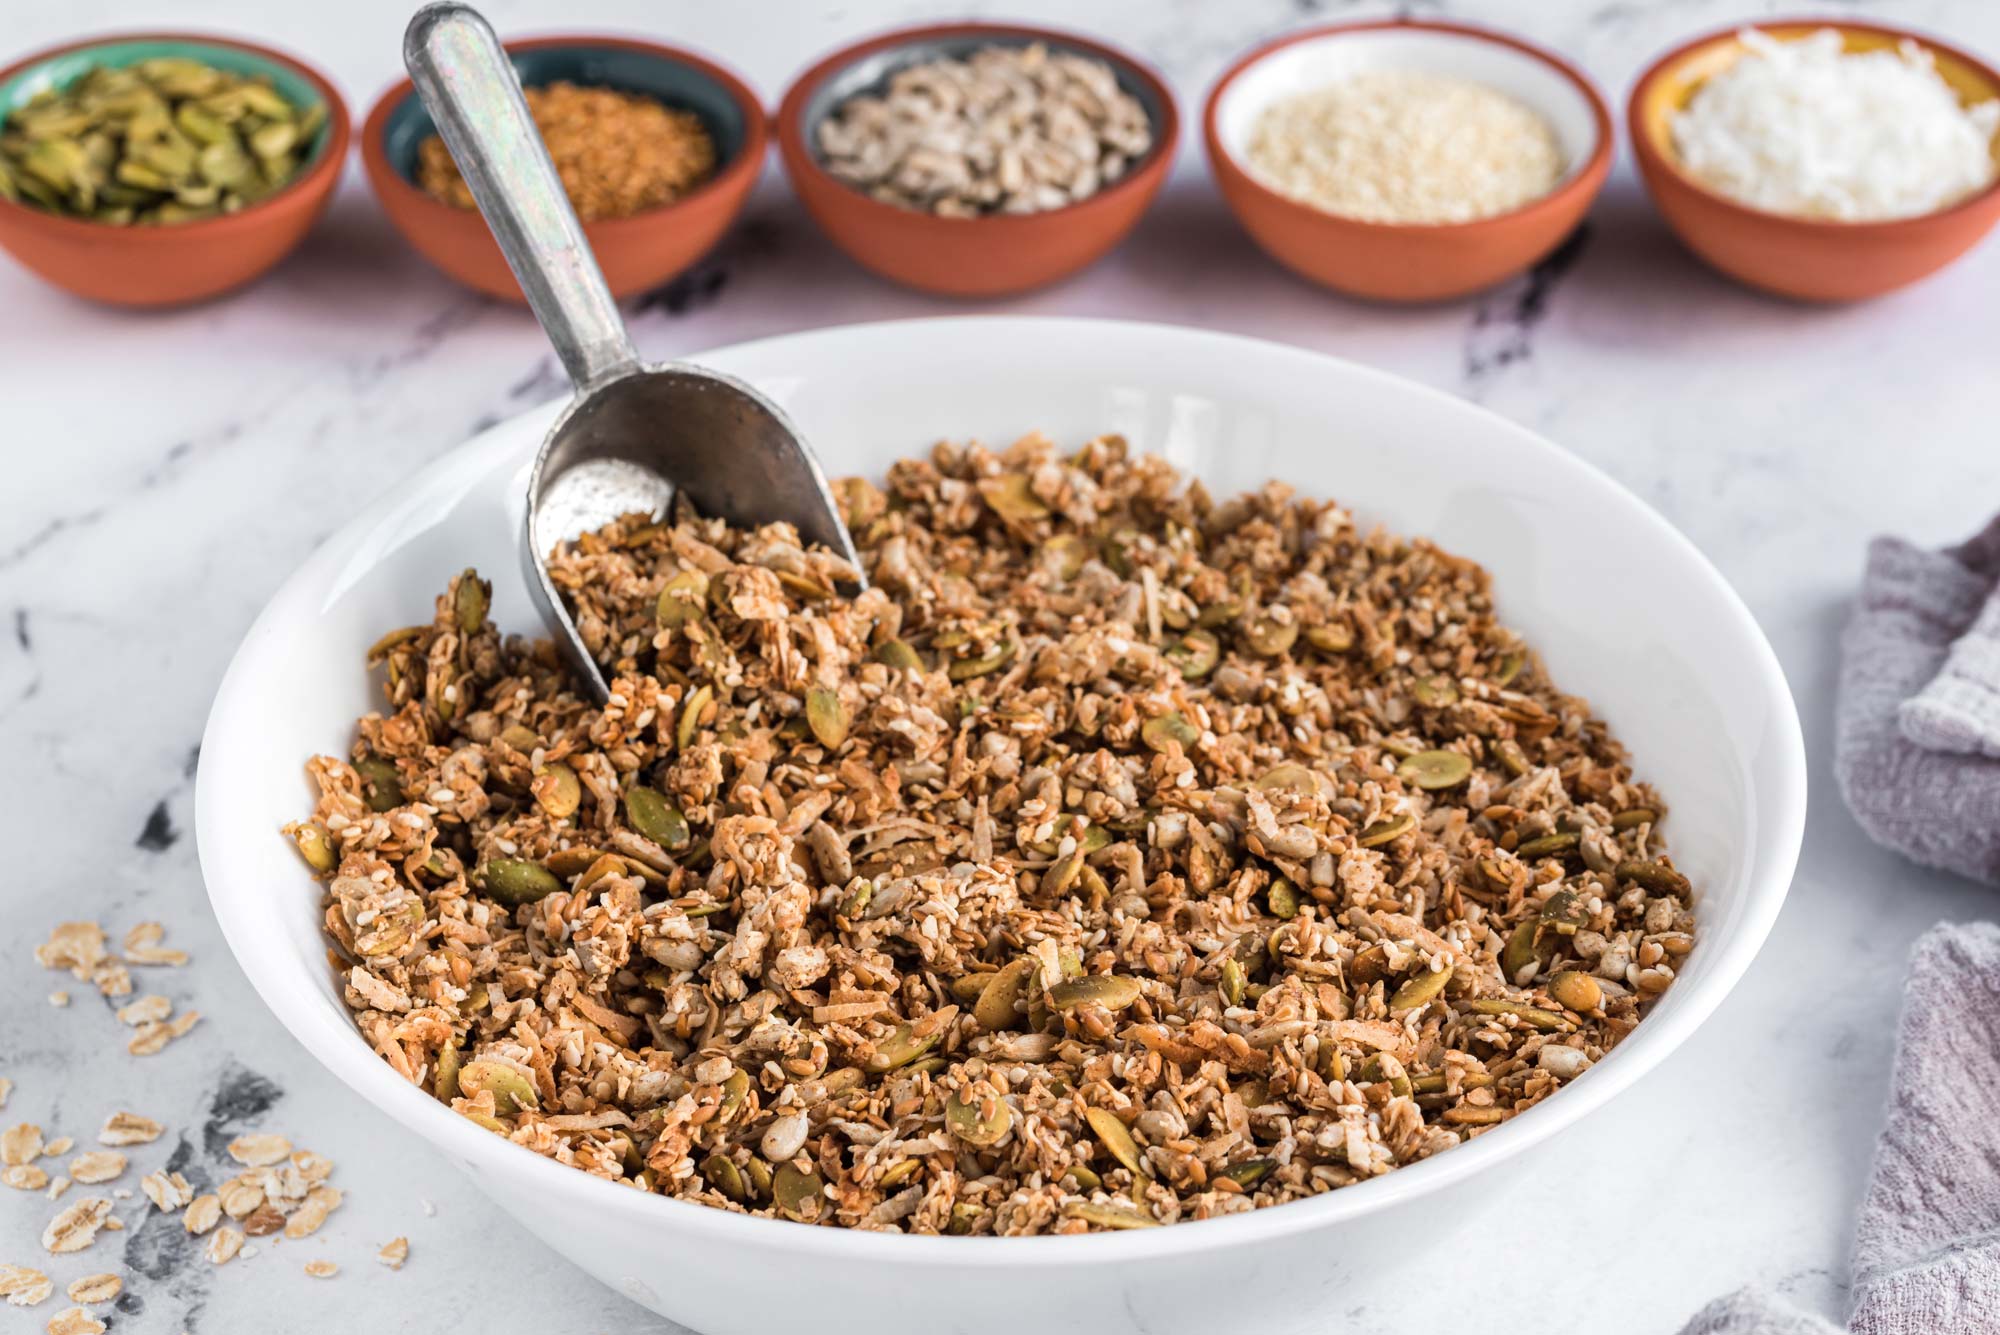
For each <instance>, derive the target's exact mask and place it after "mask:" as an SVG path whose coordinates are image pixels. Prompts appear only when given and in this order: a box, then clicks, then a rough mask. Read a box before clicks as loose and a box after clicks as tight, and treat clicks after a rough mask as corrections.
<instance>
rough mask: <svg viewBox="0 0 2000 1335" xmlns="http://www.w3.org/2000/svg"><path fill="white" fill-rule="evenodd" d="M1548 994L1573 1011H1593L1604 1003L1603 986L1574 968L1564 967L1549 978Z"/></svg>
mask: <svg viewBox="0 0 2000 1335" xmlns="http://www.w3.org/2000/svg"><path fill="white" fill-rule="evenodd" d="M1549 995H1550V996H1552V997H1554V998H1555V999H1556V1001H1557V1002H1558V1003H1559V1004H1560V1005H1562V1006H1563V1007H1564V1008H1565V1009H1568V1010H1573V1011H1582V1012H1588V1011H1594V1010H1596V1009H1597V1008H1598V1007H1599V1006H1601V1005H1603V1004H1604V988H1603V986H1602V985H1600V984H1599V983H1598V981H1597V980H1596V979H1595V978H1592V977H1591V976H1590V975H1589V974H1587V973H1579V972H1577V971H1576V970H1575V969H1564V970H1562V971H1560V972H1559V973H1557V974H1556V976H1555V977H1553V978H1551V979H1549Z"/></svg>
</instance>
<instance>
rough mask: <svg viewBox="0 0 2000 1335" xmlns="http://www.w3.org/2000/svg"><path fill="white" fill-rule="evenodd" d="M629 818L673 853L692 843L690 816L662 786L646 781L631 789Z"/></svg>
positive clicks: (628, 794) (627, 812) (632, 824)
mask: <svg viewBox="0 0 2000 1335" xmlns="http://www.w3.org/2000/svg"><path fill="white" fill-rule="evenodd" d="M625 821H626V823H627V824H629V825H630V826H631V827H632V828H633V829H635V830H637V831H638V832H639V833H640V834H643V835H645V836H646V837H647V838H648V839H651V840H652V841H653V842H654V843H656V844H658V845H659V846H660V847H661V848H664V849H666V850H667V851H668V852H669V853H678V852H680V851H681V850H682V849H684V848H686V847H687V846H688V840H689V831H688V823H687V817H686V816H683V815H682V814H681V812H680V808H679V807H676V806H675V805H674V804H673V803H672V802H669V801H668V800H667V795H666V794H665V793H662V792H660V791H659V790H658V789H655V788H648V787H646V786H645V785H644V784H634V785H633V786H632V787H631V788H630V789H628V790H627V791H626V793H625Z"/></svg>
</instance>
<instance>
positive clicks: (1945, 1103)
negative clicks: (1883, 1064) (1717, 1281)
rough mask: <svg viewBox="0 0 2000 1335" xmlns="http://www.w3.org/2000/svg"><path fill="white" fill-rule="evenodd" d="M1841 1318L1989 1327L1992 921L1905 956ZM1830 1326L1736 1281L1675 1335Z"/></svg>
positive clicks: (1996, 1186)
mask: <svg viewBox="0 0 2000 1335" xmlns="http://www.w3.org/2000/svg"><path fill="white" fill-rule="evenodd" d="M1848 1319H1849V1323H1850V1325H1849V1329H1850V1330H1852V1331H1853V1332H1854V1335H1993V1332H1995V1331H2000V926H1995V925H1994V924H1992V923H1972V924H1968V925H1965V926H1952V925H1950V924H1942V925H1940V926H1937V927H1933V928H1932V929H1931V930H1930V931H1929V932H1927V933H1925V934H1924V936H1923V938H1922V939H1921V940H1919V941H1918V942H1917V944H1916V947H1915V949H1913V950H1912V951H1911V953H1910V978H1909V982H1908V983H1907V984H1906V985H1905V988H1904V992H1903V1019H1902V1025H1901V1028H1900V1029H1899V1030H1898V1033H1897V1039H1896V1073H1895V1077H1894V1079H1893V1081H1892V1084H1891V1088H1890V1095H1889V1117H1888V1123H1887V1125H1885V1126H1884V1127H1883V1129H1882V1137H1881V1139H1880V1140H1879V1141H1878V1142H1877V1143H1876V1146H1875V1166H1874V1170H1873V1174H1872V1176H1871V1179H1870V1181H1869V1184H1868V1194H1867V1196H1866V1197H1865V1198H1863V1200H1862V1203H1861V1219H1860V1222H1859V1224H1858V1225H1857V1226H1856V1228H1855V1232H1854V1285H1853V1289H1852V1307H1851V1310H1850V1313H1849V1318H1848ZM1835 1332H1836V1328H1835V1327H1834V1326H1832V1325H1830V1324H1829V1323H1827V1322H1825V1321H1823V1320H1821V1319H1820V1318H1818V1317H1816V1316H1811V1315H1808V1314H1806V1313H1803V1312H1800V1311H1798V1310H1797V1309H1796V1308H1793V1307H1790V1306H1788V1305H1787V1304H1785V1303H1784V1302H1783V1301H1782V1300H1780V1299H1776V1298H1773V1297H1770V1296H1768V1295H1766V1294H1763V1293H1760V1292H1757V1291H1755V1290H1748V1289H1746V1290H1744V1291H1743V1292H1740V1293H1736V1294H1732V1295H1730V1296H1729V1297H1727V1298H1723V1299H1720V1300H1718V1301H1716V1302H1713V1303H1710V1304H1709V1305H1708V1306H1707V1307H1705V1308H1703V1309H1702V1310H1701V1311H1700V1312H1698V1313H1696V1315H1695V1318H1694V1320H1693V1321H1691V1322H1689V1323H1688V1325H1687V1326H1686V1328H1685V1329H1684V1330H1683V1331H1682V1335H1835Z"/></svg>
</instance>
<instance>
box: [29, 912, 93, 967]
mask: <svg viewBox="0 0 2000 1335" xmlns="http://www.w3.org/2000/svg"><path fill="white" fill-rule="evenodd" d="M104 959H105V954H104V929H103V928H102V927H100V926H98V925H97V924H96V923H94V922H65V923H58V924H57V925H56V928H55V930H54V931H52V932H50V933H49V939H48V940H47V941H46V942H44V943H43V944H41V945H39V946H36V947H35V960H36V962H38V963H39V964H40V965H41V966H42V967H43V968H45V969H68V970H69V971H70V972H71V973H72V974H74V975H76V977H78V978H79V979H82V980H83V981H85V982H88V981H89V980H90V977H91V975H92V974H93V973H94V972H95V971H96V969H97V966H98V965H100V964H102V963H103V962H104Z"/></svg>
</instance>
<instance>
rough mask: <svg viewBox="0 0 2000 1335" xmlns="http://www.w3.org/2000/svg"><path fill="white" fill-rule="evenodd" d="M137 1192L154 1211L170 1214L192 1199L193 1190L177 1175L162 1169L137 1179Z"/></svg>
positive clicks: (185, 1180) (186, 1181) (184, 1179)
mask: <svg viewBox="0 0 2000 1335" xmlns="http://www.w3.org/2000/svg"><path fill="white" fill-rule="evenodd" d="M139 1190H140V1191H142V1192H144V1193H145V1196H146V1199H147V1200H149V1201H151V1202H152V1203H153V1205H154V1207H155V1208H156V1209H159V1210H161V1211H164V1212H165V1213H167V1214H172V1213H173V1212H174V1211H176V1210H178V1209H180V1208H181V1207H182V1206H183V1205H186V1204H187V1203H188V1202H189V1201H191V1200H193V1199H194V1188H193V1187H192V1186H190V1185H189V1184H188V1180H187V1179H186V1178H184V1177H182V1176H181V1175H180V1174H179V1173H169V1172H168V1171H167V1170H166V1169H164V1168H162V1169H159V1170H157V1171H155V1172H151V1173H148V1174H146V1175H145V1176H144V1177H142V1178H140V1179H139Z"/></svg>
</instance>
